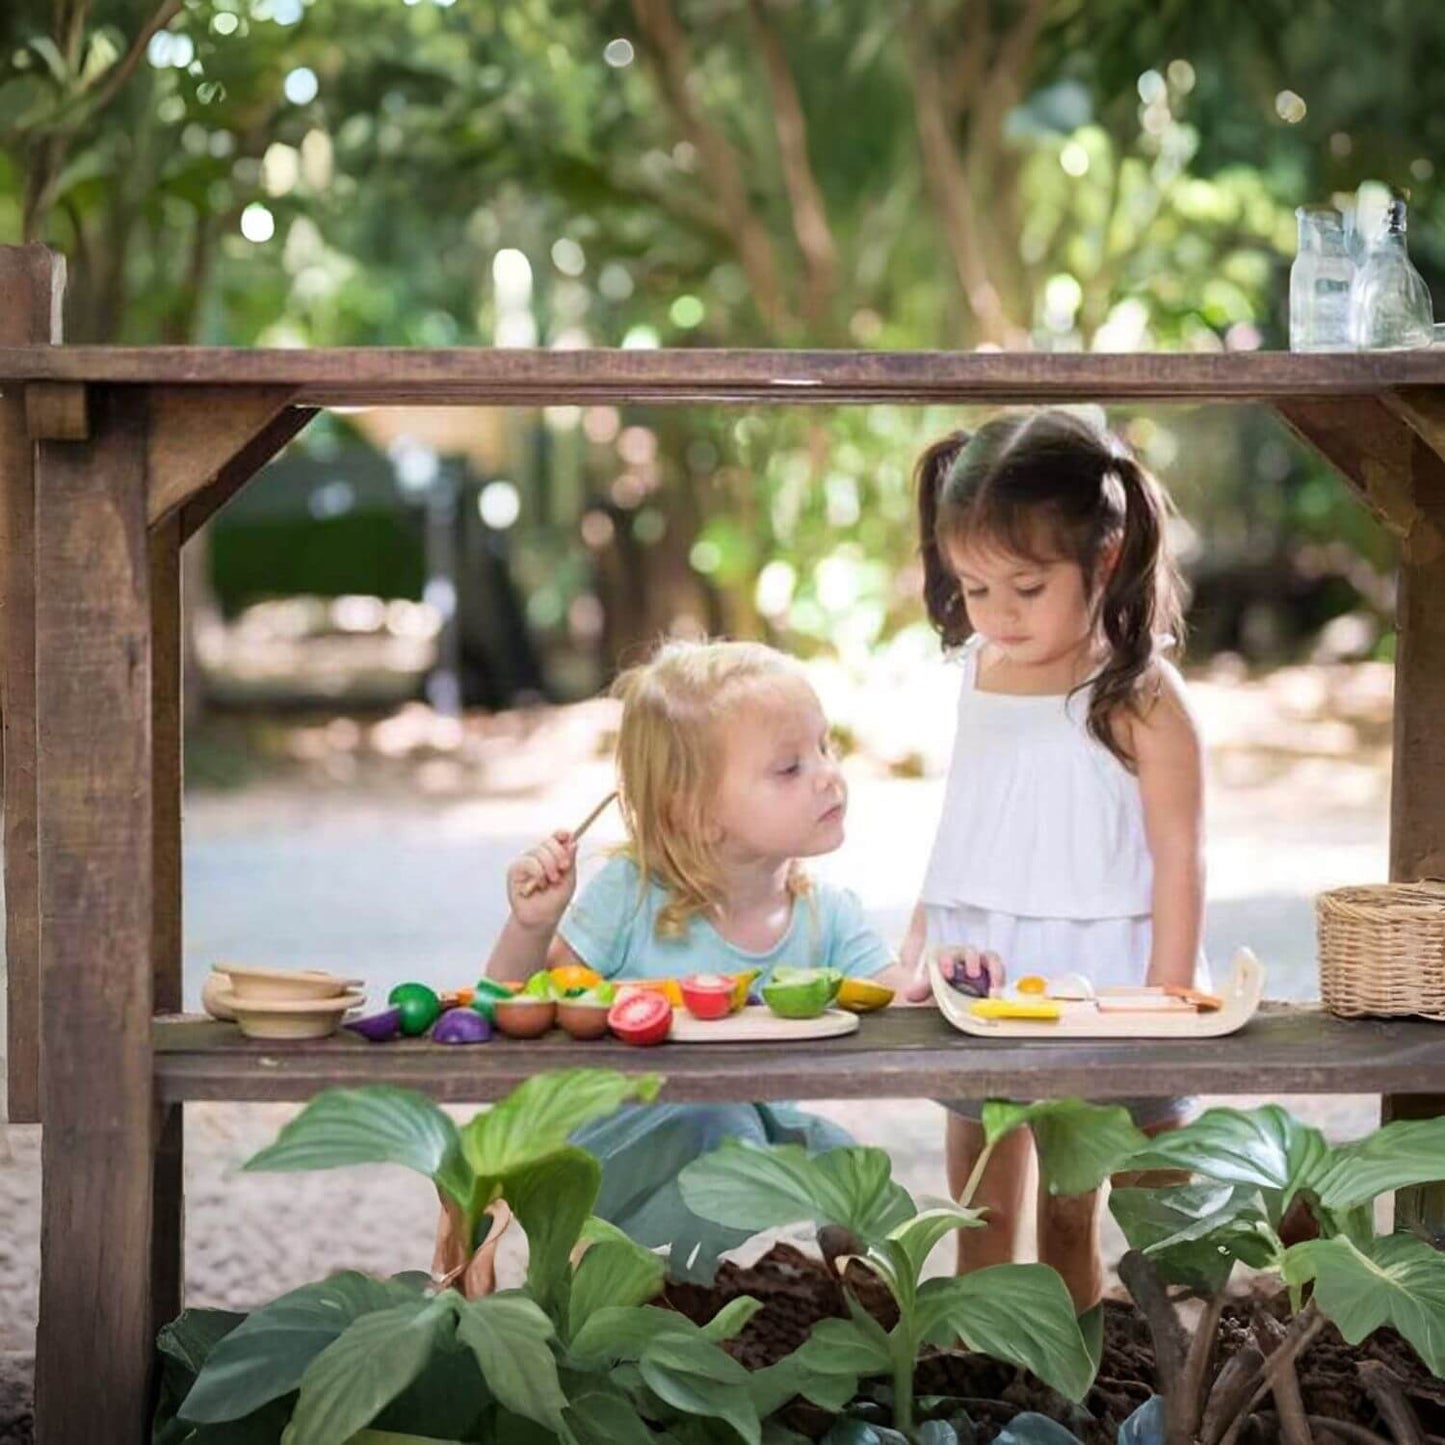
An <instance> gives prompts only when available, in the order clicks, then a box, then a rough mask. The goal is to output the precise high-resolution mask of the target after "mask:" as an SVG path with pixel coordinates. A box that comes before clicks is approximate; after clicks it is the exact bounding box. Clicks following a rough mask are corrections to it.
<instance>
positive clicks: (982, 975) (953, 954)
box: [937, 948, 1004, 998]
mask: <svg viewBox="0 0 1445 1445" xmlns="http://www.w3.org/2000/svg"><path fill="white" fill-rule="evenodd" d="M937 958H938V968H939V972H940V973H942V974H943V976H944V978H946V979H947V980H948V981H949V982H950V983H951V984H953V986H954V987H955V988H961V989H962V991H963V992H964V993H972V994H976V995H977V996H978V997H979V998H987V997H988V996H989V995H990V994H991V993H997V992H998V990H999V989H1001V988H1002V987H1003V985H1004V966H1003V960H1002V959H1001V958H1000V957H999V956H998V954H996V953H994V952H993V951H992V950H991V949H982V950H981V949H977V948H940V949H939V950H938V954H937Z"/></svg>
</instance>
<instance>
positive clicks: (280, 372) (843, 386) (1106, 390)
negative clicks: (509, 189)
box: [0, 346, 1445, 406]
mask: <svg viewBox="0 0 1445 1445" xmlns="http://www.w3.org/2000/svg"><path fill="white" fill-rule="evenodd" d="M7 381H23V382H32V381H72V382H86V383H91V384H100V383H114V384H117V385H129V386H147V387H169V388H174V389H176V390H177V391H194V390H199V389H201V388H205V387H220V388H222V389H223V390H225V391H226V392H228V393H232V394H234V393H239V392H241V391H245V390H250V389H254V388H265V387H281V388H287V389H290V390H291V391H292V392H293V393H294V395H293V400H294V402H295V403H296V404H297V405H299V406H411V405H417V406H442V405H449V404H455V405H468V406H487V405H496V406H513V405H539V404H545V403H548V402H556V403H571V402H588V401H598V402H605V401H612V402H620V401H663V402H675V403H688V402H706V401H716V402H754V403H761V404H765V405H766V404H772V405H784V406H796V405H800V404H805V403H808V402H821V403H826V404H830V405H832V404H836V403H838V402H847V401H855V402H870V401H889V402H895V403H909V402H928V401H938V402H948V401H952V402H959V403H973V404H977V405H1000V404H1002V403H1005V402H1047V401H1100V402H1120V401H1131V400H1141V399H1152V400H1160V401H1169V400H1177V401H1185V402H1191V403H1197V402H1201V401H1209V400H1231V399H1232V400H1236V401H1251V400H1259V399H1263V400H1272V399H1274V398H1280V399H1282V400H1288V399H1290V398H1292V397H1316V398H1318V397H1349V396H1378V395H1380V394H1381V393H1383V392H1388V391H1395V390H1398V389H1400V388H1408V387H1421V386H1424V387H1431V386H1441V385H1445V351H1442V349H1441V348H1438V347H1425V348H1422V349H1421V350H1418V351H1375V352H1334V353H1328V354H1326V353H1312V354H1307V353H1290V352H1278V351H1272V352H1271V351H1260V352H1230V353H1228V354H1220V355H1202V354H1192V353H1172V354H1159V353H1150V352H1141V353H1132V354H1117V355H1108V354H1101V353H1093V352H1087V353H1086V352H1079V353H1058V352H1026V351H1016V352H995V353H988V352H957V351H802V350H771V351H765V350H739V351H734V350H709V349H705V348H695V349H694V348H689V349H686V350H673V349H666V348H663V349H659V350H656V351H621V350H601V349H598V350H582V351H554V350H543V349H515V350H514V349H510V348H506V349H502V348H495V347H465V348H454V349H434V348H425V347H380V346H377V347H333V348H326V349H319V350H303V349H296V350H289V349H287V350H282V349H271V350H267V349H263V348H257V347H245V348H233V347H219V346H216V347H211V346H204V347H198V346H182V347H174V346H159V347H112V346H67V347H65V348H64V349H63V350H59V351H57V350H55V349H53V348H39V349H37V348H30V349H26V348H23V347H21V348H7V347H3V346H0V386H3V385H4V384H5V383H6V382H7Z"/></svg>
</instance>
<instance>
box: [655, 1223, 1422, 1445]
mask: <svg viewBox="0 0 1445 1445" xmlns="http://www.w3.org/2000/svg"><path fill="white" fill-rule="evenodd" d="M848 1268H849V1274H848V1280H849V1284H850V1286H852V1287H853V1289H854V1292H855V1293H856V1295H857V1296H858V1298H859V1299H860V1300H861V1302H862V1303H863V1304H864V1306H865V1307H866V1308H867V1309H868V1311H869V1313H870V1314H872V1315H873V1316H874V1317H875V1318H876V1319H877V1320H878V1321H879V1323H880V1324H882V1325H883V1326H884V1328H885V1329H891V1328H892V1327H893V1325H894V1324H896V1323H897V1319H898V1313H897V1310H896V1308H895V1307H894V1304H893V1300H892V1297H891V1296H890V1295H889V1294H888V1292H887V1290H886V1289H885V1288H884V1287H883V1285H882V1284H881V1283H880V1282H879V1281H878V1280H877V1279H876V1278H875V1277H874V1276H873V1275H872V1274H871V1273H870V1272H869V1271H868V1270H866V1269H865V1268H864V1267H863V1266H862V1265H860V1264H858V1263H857V1262H856V1261H852V1262H850V1264H849V1267H848ZM744 1294H747V1295H752V1296H753V1297H754V1298H756V1299H760V1300H762V1301H763V1307H762V1308H761V1309H760V1310H759V1311H758V1312H757V1313H756V1314H755V1315H754V1316H753V1318H752V1319H751V1320H750V1321H749V1323H748V1325H747V1327H746V1328H745V1329H744V1330H743V1331H742V1333H741V1334H739V1335H738V1336H737V1337H736V1338H735V1339H733V1340H731V1341H730V1342H729V1343H728V1345H727V1349H728V1350H729V1352H730V1353H731V1354H732V1355H733V1356H734V1357H735V1358H736V1359H737V1360H738V1361H739V1362H740V1363H742V1364H743V1365H746V1366H747V1367H748V1368H749V1369H754V1370H755V1369H761V1368H763V1367H764V1366H766V1365H770V1364H772V1363H774V1362H775V1361H777V1360H779V1359H781V1358H782V1357H783V1356H784V1355H786V1354H788V1353H790V1352H791V1351H792V1350H794V1349H796V1348H797V1347H798V1345H800V1344H801V1343H802V1341H803V1340H804V1339H805V1338H806V1336H807V1334H808V1331H809V1330H810V1329H811V1328H812V1326H813V1325H814V1324H815V1323H816V1322H817V1321H818V1320H820V1319H824V1318H827V1317H828V1316H831V1315H836V1316H840V1317H846V1315H847V1308H846V1306H845V1305H844V1302H843V1292H842V1287H841V1286H840V1284H839V1282H838V1280H837V1278H836V1277H835V1276H834V1275H833V1273H832V1272H831V1271H830V1270H829V1268H828V1266H827V1265H826V1264H824V1263H823V1261H822V1260H820V1259H818V1258H816V1257H814V1256H812V1255H808V1254H805V1253H804V1252H803V1251H802V1250H800V1249H797V1248H795V1247H794V1246H792V1245H789V1244H779V1245H777V1246H775V1247H774V1248H773V1249H772V1250H770V1251H769V1252H768V1253H767V1254H766V1255H764V1256H763V1257H762V1258H761V1259H759V1260H758V1261H757V1262H756V1263H755V1264H753V1265H752V1266H750V1267H746V1268H744V1267H742V1266H739V1265H736V1264H732V1263H725V1264H723V1265H722V1267H721V1268H720V1269H719V1270H718V1273H717V1278H716V1280H715V1281H714V1283H713V1285H712V1286H711V1287H707V1286H702V1285H690V1284H671V1285H669V1286H668V1288H667V1292H666V1295H665V1301H666V1303H668V1304H669V1305H671V1306H672V1307H673V1308H674V1309H676V1310H679V1311H680V1312H681V1313H682V1314H685V1315H686V1316H687V1317H688V1318H689V1319H691V1320H693V1321H695V1322H696V1323H698V1324H703V1323H705V1322H706V1321H707V1320H709V1319H711V1318H712V1316H713V1315H714V1314H716V1313H717V1311H718V1310H719V1309H721V1308H722V1307H723V1306H724V1305H725V1304H727V1303H728V1301H730V1300H732V1299H735V1298H736V1297H737V1296H738V1295H744ZM1287 1308H1288V1306H1287V1304H1286V1301H1285V1299H1284V1298H1283V1297H1282V1296H1281V1297H1278V1298H1273V1299H1264V1300H1240V1301H1239V1302H1238V1303H1236V1304H1231V1305H1230V1306H1228V1307H1227V1308H1226V1310H1225V1312H1224V1316H1223V1318H1222V1319H1221V1321H1220V1326H1219V1339H1218V1344H1217V1347H1216V1354H1215V1369H1216V1370H1217V1369H1219V1368H1220V1367H1222V1365H1223V1364H1224V1362H1225V1361H1226V1360H1228V1359H1229V1358H1230V1357H1231V1356H1232V1355H1233V1354H1234V1353H1235V1352H1236V1351H1237V1350H1238V1349H1239V1348H1240V1347H1241V1346H1242V1345H1244V1344H1246V1343H1248V1342H1250V1341H1251V1339H1252V1333H1251V1326H1250V1321H1251V1319H1252V1317H1253V1316H1254V1314H1255V1313H1256V1312H1268V1313H1270V1314H1273V1315H1274V1316H1275V1317H1276V1318H1279V1317H1282V1316H1283V1315H1284V1314H1285V1312H1286V1310H1287ZM1365 1360H1377V1361H1380V1362H1381V1363H1383V1364H1384V1365H1386V1366H1387V1367H1388V1368H1389V1369H1390V1371H1391V1372H1392V1373H1393V1374H1394V1375H1395V1377H1396V1378H1397V1379H1398V1381H1399V1382H1400V1385H1401V1389H1402V1392H1403V1394H1404V1396H1405V1398H1406V1399H1407V1400H1408V1401H1409V1403H1410V1406H1411V1408H1412V1409H1413V1410H1414V1412H1415V1415H1416V1417H1417V1418H1418V1420H1419V1422H1420V1425H1421V1428H1422V1430H1423V1432H1424V1433H1425V1437H1426V1439H1427V1440H1428V1441H1433V1440H1435V1439H1436V1438H1437V1437H1438V1438H1440V1439H1442V1440H1445V1381H1441V1380H1439V1379H1437V1378H1435V1377H1434V1376H1433V1375H1432V1374H1431V1373H1430V1371H1429V1370H1428V1369H1426V1367H1425V1366H1424V1364H1423V1363H1422V1362H1421V1360H1420V1358H1419V1357H1418V1356H1417V1355H1416V1354H1415V1352H1414V1350H1413V1349H1412V1348H1411V1347H1410V1346H1409V1345H1408V1344H1407V1343H1406V1342H1405V1341H1404V1340H1403V1339H1401V1338H1400V1336H1399V1335H1397V1334H1396V1333H1395V1332H1394V1331H1393V1330H1388V1329H1383V1330H1378V1331H1376V1333H1375V1334H1374V1335H1372V1336H1371V1337H1370V1338H1369V1339H1367V1340H1365V1341H1364V1342H1363V1343H1362V1344H1359V1345H1347V1344H1346V1343H1345V1342H1344V1340H1343V1339H1342V1338H1341V1337H1340V1335H1339V1333H1338V1332H1337V1331H1336V1330H1335V1329H1334V1328H1333V1326H1327V1327H1326V1329H1325V1330H1324V1331H1323V1333H1321V1334H1320V1336H1319V1337H1318V1338H1317V1339H1316V1341H1315V1342H1314V1344H1313V1345H1312V1346H1311V1347H1310V1349H1309V1350H1308V1351H1307V1352H1306V1354H1305V1355H1304V1356H1303V1357H1302V1359H1301V1360H1300V1362H1299V1369H1298V1374H1299V1381H1300V1391H1301V1394H1302V1396H1303V1399H1304V1405H1305V1411H1306V1413H1307V1414H1309V1415H1311V1416H1314V1417H1316V1418H1318V1419H1319V1420H1339V1421H1344V1422H1347V1423H1349V1424H1352V1425H1359V1426H1363V1427H1365V1428H1366V1429H1368V1430H1371V1431H1373V1432H1375V1434H1376V1435H1378V1436H1379V1437H1380V1439H1381V1440H1382V1441H1385V1442H1388V1441H1391V1440H1393V1439H1394V1438H1395V1437H1394V1436H1393V1435H1392V1434H1391V1433H1390V1430H1389V1427H1388V1426H1387V1425H1386V1424H1385V1423H1384V1421H1383V1420H1382V1418H1381V1416H1380V1413H1379V1411H1378V1409H1377V1408H1376V1407H1375V1404H1374V1402H1373V1401H1372V1400H1371V1398H1370V1396H1369V1394H1368V1393H1367V1392H1366V1390H1365V1388H1364V1386H1363V1384H1362V1383H1361V1380H1360V1377H1359V1371H1358V1368H1357V1367H1358V1366H1359V1365H1360V1364H1361V1363H1362V1362H1363V1361H1365ZM914 1384H915V1389H916V1391H917V1393H918V1395H919V1396H920V1397H921V1396H925V1395H942V1396H950V1397H952V1398H954V1399H955V1400H958V1401H959V1402H960V1403H961V1404H962V1405H963V1407H964V1408H966V1409H967V1411H968V1413H969V1415H970V1417H971V1418H972V1419H973V1421H974V1424H975V1426H976V1427H977V1428H978V1439H979V1441H980V1442H986V1441H989V1440H992V1439H993V1438H994V1436H995V1435H996V1434H997V1433H998V1431H999V1430H1000V1429H1001V1428H1002V1427H1003V1426H1004V1425H1005V1424H1007V1423H1008V1422H1009V1421H1010V1420H1011V1419H1012V1418H1013V1417H1014V1416H1015V1415H1016V1414H1020V1413H1022V1412H1023V1411H1025V1410H1035V1411H1037V1412H1038V1413H1039V1414H1042V1415H1046V1416H1048V1417H1049V1418H1051V1419H1054V1420H1057V1421H1059V1422H1060V1423H1061V1424H1064V1425H1067V1426H1068V1427H1069V1428H1070V1429H1072V1430H1073V1431H1074V1432H1075V1433H1076V1434H1078V1435H1079V1437H1080V1438H1081V1439H1082V1440H1083V1441H1084V1442H1085V1445H1113V1442H1114V1440H1115V1437H1116V1434H1117V1431H1118V1427H1119V1425H1120V1424H1121V1423H1122V1422H1123V1421H1124V1420H1125V1419H1126V1418H1127V1417H1128V1416H1129V1415H1130V1414H1131V1413H1132V1412H1133V1411H1134V1410H1135V1409H1137V1408H1138V1406H1139V1405H1141V1404H1142V1403H1143V1402H1144V1401H1145V1400H1147V1399H1148V1398H1149V1396H1150V1395H1151V1394H1153V1393H1155V1391H1156V1389H1157V1381H1156V1379H1155V1372H1154V1352H1153V1348H1152V1346H1151V1344H1150V1341H1149V1331H1148V1328H1147V1326H1146V1325H1145V1323H1144V1319H1143V1316H1142V1315H1140V1314H1139V1313H1138V1312H1137V1311H1136V1310H1135V1309H1134V1307H1133V1306H1132V1305H1131V1304H1123V1303H1118V1302H1114V1301H1110V1302H1108V1303H1107V1304H1106V1306H1105V1313H1104V1355H1103V1362H1102V1364H1101V1366H1100V1369H1099V1374H1098V1378H1097V1380H1096V1381H1095V1383H1094V1388H1093V1389H1092V1390H1091V1391H1090V1392H1089V1396H1088V1398H1087V1399H1086V1400H1085V1402H1084V1406H1085V1411H1086V1412H1087V1414H1084V1413H1081V1412H1080V1410H1079V1409H1078V1407H1077V1406H1075V1405H1072V1404H1071V1403H1070V1402H1069V1401H1068V1400H1066V1399H1064V1398H1063V1396H1061V1395H1059V1394H1058V1393H1056V1392H1055V1391H1053V1390H1051V1389H1049V1388H1048V1387H1047V1386H1046V1385H1044V1384H1042V1383H1040V1382H1039V1381H1038V1380H1036V1379H1034V1377H1033V1376H1032V1375H1030V1374H1029V1373H1028V1372H1027V1371H1024V1370H1019V1369H1016V1368H1014V1367H1012V1366H1010V1365H1005V1364H1001V1363H1000V1362H998V1361H996V1360H992V1359H989V1358H988V1357H987V1356H984V1355H975V1354H970V1353H967V1352H964V1351H949V1352H931V1353H927V1354H925V1355H924V1356H923V1357H922V1358H921V1359H920V1360H919V1363H918V1370H917V1373H916V1375H915V1377H914ZM1265 1403H1266V1405H1268V1404H1271V1403H1272V1402H1270V1401H1268V1400H1267V1401H1266V1402H1265ZM832 1418H833V1417H832V1416H831V1415H829V1414H828V1413H827V1412H825V1411H823V1410H819V1409H817V1408H816V1407H814V1406H812V1405H810V1404H808V1402H807V1401H795V1402H794V1403H793V1404H792V1405H790V1406H789V1407H788V1412H787V1423H788V1424H789V1425H791V1426H792V1427H793V1428H794V1429H796V1430H799V1431H801V1432H802V1433H804V1434H806V1435H808V1436H809V1437H810V1438H812V1439H818V1438H819V1437H821V1436H822V1435H823V1434H824V1433H825V1432H826V1431H827V1428H828V1426H829V1424H830V1423H831V1422H832ZM1256 1418H1257V1423H1256V1424H1255V1425H1254V1426H1253V1427H1252V1433H1251V1431H1250V1430H1246V1431H1245V1432H1244V1434H1243V1435H1242V1436H1241V1441H1240V1445H1266V1442H1272V1441H1275V1440H1277V1439H1278V1438H1279V1434H1278V1427H1277V1425H1276V1424H1275V1423H1274V1417H1273V1416H1272V1415H1271V1414H1268V1413H1262V1415H1261V1416H1259V1417H1256ZM1316 1433H1317V1436H1318V1437H1319V1438H1320V1439H1321V1440H1323V1439H1324V1438H1325V1434H1326V1432H1325V1430H1324V1429H1323V1428H1322V1427H1317V1429H1316Z"/></svg>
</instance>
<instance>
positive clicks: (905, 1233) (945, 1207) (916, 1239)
mask: <svg viewBox="0 0 1445 1445" xmlns="http://www.w3.org/2000/svg"><path fill="white" fill-rule="evenodd" d="M982 1226H983V1215H982V1214H981V1213H980V1212H979V1211H978V1210H977V1209H965V1208H963V1206H962V1205H959V1204H946V1203H942V1202H940V1203H938V1204H935V1205H932V1206H931V1207H930V1208H928V1209H925V1210H923V1211H922V1212H921V1213H918V1214H915V1215H914V1216H913V1218H912V1219H906V1220H904V1221H903V1223H902V1224H900V1225H898V1226H897V1228H895V1229H894V1230H893V1232H892V1234H890V1235H889V1238H890V1239H892V1240H893V1241H894V1242H895V1243H896V1244H898V1245H900V1246H902V1249H903V1251H904V1253H905V1254H906V1255H907V1256H908V1260H909V1263H910V1265H911V1267H912V1270H913V1274H914V1276H915V1277H916V1276H918V1275H920V1274H922V1273H923V1266H924V1265H925V1264H926V1263H927V1262H928V1256H929V1255H930V1254H932V1253H933V1250H934V1246H935V1245H937V1244H938V1242H939V1240H941V1239H943V1238H945V1237H946V1236H947V1235H950V1234H952V1233H954V1231H955V1230H959V1229H980V1228H982Z"/></svg>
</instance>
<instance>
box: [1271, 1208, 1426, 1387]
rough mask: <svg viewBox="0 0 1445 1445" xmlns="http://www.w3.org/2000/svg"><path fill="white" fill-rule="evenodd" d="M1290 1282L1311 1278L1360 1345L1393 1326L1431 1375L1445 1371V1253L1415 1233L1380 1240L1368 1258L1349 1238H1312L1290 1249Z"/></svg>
mask: <svg viewBox="0 0 1445 1445" xmlns="http://www.w3.org/2000/svg"><path fill="white" fill-rule="evenodd" d="M1283 1273H1284V1277H1285V1280H1286V1281H1287V1282H1288V1283H1289V1284H1290V1285H1291V1286H1294V1287H1298V1286H1299V1285H1301V1284H1304V1283H1305V1282H1307V1281H1308V1280H1311V1279H1312V1280H1314V1285H1315V1292H1314V1302H1315V1304H1316V1305H1317V1306H1318V1307H1319V1308H1320V1310H1321V1311H1322V1312H1323V1313H1324V1314H1325V1315H1326V1316H1327V1317H1328V1318H1329V1319H1330V1320H1332V1321H1333V1322H1334V1323H1335V1325H1336V1326H1337V1327H1338V1329H1339V1332H1340V1333H1341V1334H1342V1335H1343V1336H1344V1337H1345V1341H1346V1343H1348V1344H1351V1345H1357V1344H1359V1342H1360V1341H1361V1340H1363V1339H1364V1338H1365V1336H1366V1335H1370V1334H1373V1333H1374V1331H1375V1330H1377V1329H1379V1327H1380V1326H1381V1325H1385V1324H1388V1325H1393V1326H1394V1327H1395V1329H1397V1330H1398V1331H1399V1332H1400V1333H1401V1334H1402V1335H1404V1337H1405V1338H1406V1339H1407V1340H1409V1342H1410V1343H1411V1344H1412V1345H1413V1346H1414V1347H1415V1350H1416V1352H1417V1353H1418V1354H1419V1356H1420V1358H1421V1359H1422V1360H1424V1362H1425V1363H1426V1365H1428V1366H1429V1368H1430V1371H1431V1373H1432V1374H1434V1375H1437V1376H1445V1254H1441V1253H1440V1251H1439V1250H1437V1249H1434V1248H1432V1247H1431V1246H1430V1245H1428V1244H1426V1243H1425V1241H1424V1240H1423V1239H1417V1238H1416V1237H1415V1236H1414V1235H1413V1234H1391V1235H1386V1236H1385V1237H1384V1238H1383V1239H1378V1240H1376V1241H1375V1245H1374V1248H1373V1250H1372V1251H1371V1253H1370V1254H1369V1255H1366V1254H1364V1253H1363V1252H1362V1251H1361V1250H1359V1249H1358V1248H1356V1246H1355V1245H1354V1244H1352V1243H1351V1242H1350V1241H1349V1240H1348V1239H1311V1240H1307V1241H1305V1242H1304V1243H1303V1244H1296V1245H1294V1246H1292V1247H1291V1248H1290V1249H1288V1250H1287V1251H1286V1252H1285V1257H1284V1269H1283Z"/></svg>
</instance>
